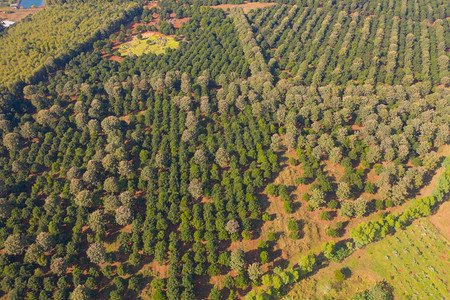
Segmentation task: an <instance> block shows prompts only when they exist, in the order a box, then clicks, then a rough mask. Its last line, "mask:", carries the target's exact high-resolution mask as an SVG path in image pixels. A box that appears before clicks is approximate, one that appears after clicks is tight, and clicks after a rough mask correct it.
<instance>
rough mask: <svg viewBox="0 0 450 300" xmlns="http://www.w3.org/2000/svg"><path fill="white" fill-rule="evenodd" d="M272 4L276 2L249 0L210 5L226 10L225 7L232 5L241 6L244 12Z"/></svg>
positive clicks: (231, 6)
mask: <svg viewBox="0 0 450 300" xmlns="http://www.w3.org/2000/svg"><path fill="white" fill-rule="evenodd" d="M274 5H276V3H274V2H271V3H260V2H250V3H245V4H220V5H213V6H210V7H212V8H220V9H223V10H227V9H229V8H233V7H242V8H243V9H244V13H247V12H249V11H250V10H252V9H257V8H264V7H270V6H274Z"/></svg>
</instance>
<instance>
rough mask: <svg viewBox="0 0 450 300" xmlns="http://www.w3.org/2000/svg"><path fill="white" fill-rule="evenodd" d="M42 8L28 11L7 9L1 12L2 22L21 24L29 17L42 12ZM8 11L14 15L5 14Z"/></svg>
mask: <svg viewBox="0 0 450 300" xmlns="http://www.w3.org/2000/svg"><path fill="white" fill-rule="evenodd" d="M41 9H42V7H39V8H27V9H14V10H12V9H10V8H5V9H4V10H3V11H1V12H0V20H2V19H3V20H8V21H13V22H16V23H17V22H20V21H22V20H23V19H25V18H26V17H27V16H28V15H32V14H35V13H37V12H38V11H40V10H41ZM6 11H12V12H13V13H5V12H6Z"/></svg>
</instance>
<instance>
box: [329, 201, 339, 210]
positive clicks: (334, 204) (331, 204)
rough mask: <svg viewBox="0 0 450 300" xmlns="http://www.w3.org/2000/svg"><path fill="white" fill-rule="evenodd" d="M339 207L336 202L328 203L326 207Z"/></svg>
mask: <svg viewBox="0 0 450 300" xmlns="http://www.w3.org/2000/svg"><path fill="white" fill-rule="evenodd" d="M338 206H339V203H338V202H337V201H336V200H331V201H330V202H328V204H327V207H328V208H329V209H337V208H338Z"/></svg>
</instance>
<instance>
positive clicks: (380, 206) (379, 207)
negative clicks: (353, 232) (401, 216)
mask: <svg viewBox="0 0 450 300" xmlns="http://www.w3.org/2000/svg"><path fill="white" fill-rule="evenodd" d="M375 207H376V209H377V210H383V209H384V202H383V200H380V199H378V200H376V201H375Z"/></svg>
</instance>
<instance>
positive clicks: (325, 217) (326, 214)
mask: <svg viewBox="0 0 450 300" xmlns="http://www.w3.org/2000/svg"><path fill="white" fill-rule="evenodd" d="M320 219H321V220H324V221H329V220H330V219H331V215H330V212H328V211H326V210H324V211H322V212H321V213H320Z"/></svg>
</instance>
